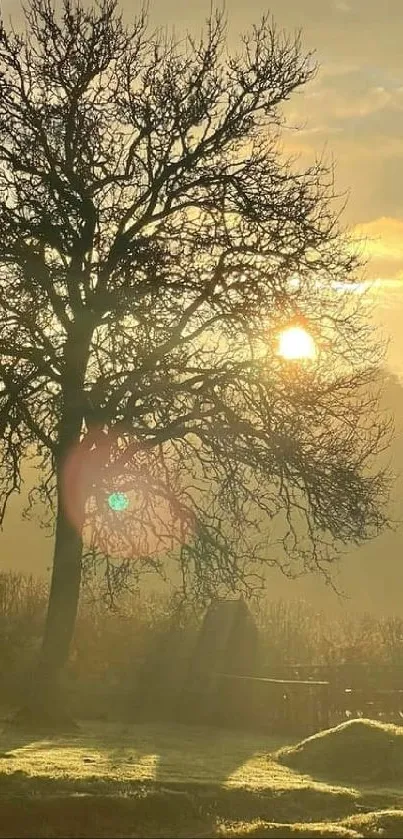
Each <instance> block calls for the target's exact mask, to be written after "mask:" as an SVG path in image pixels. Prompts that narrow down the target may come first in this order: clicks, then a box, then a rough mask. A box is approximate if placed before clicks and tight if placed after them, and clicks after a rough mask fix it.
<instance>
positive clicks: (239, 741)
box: [0, 722, 403, 839]
mask: <svg viewBox="0 0 403 839" xmlns="http://www.w3.org/2000/svg"><path fill="white" fill-rule="evenodd" d="M386 729H387V727H385V738H386V737H388V738H389V740H390V738H391V736H392V734H393V733H396V736H397V735H398V733H399V732H398V730H396V732H391V730H390V727H389V728H388V730H386ZM365 730H366V729H365ZM354 731H355V729H354V728H353V729H351V728H350V729H348V730H347V734H348V738H347V739H348V742H349V743H350V741H351V739H352V738H354V736H355V734H354ZM372 734H373V731H372ZM372 734H371V736H372ZM327 736H328V737H329V740H328V741H323V742H328V743H329V748H333V742H334V740H335V737H336V738H337V739H338V742H339V741H340V735H339V734H338V733H337V732H336V735H335V734H334V733H333V734H331V735H327ZM357 736H359V737H360V738H361V745H360V747H361V748H362V740H363V729H362V726H361V729H359V730H358V729H357ZM381 736H383V735H382V732H381ZM343 737H344V739H346V734H345V733H343V732H342V735H341V738H342V739H343ZM392 739H393V738H392ZM402 740H403V738H402ZM323 742H322V743H321V746H320V748H321V750H322V752H323V749H324V745H323ZM399 743H400V737H399ZM279 750H280V751H279ZM310 751H312V752H314V753H315V755H316V753H317V751H318V747H317V744H316V743H315V742H314V744H313V746H312V741H311V740H310V741H309V742H308V744H307V745H306V746H305V745H304V744H302V745H299V746H298V754H299V755H300V754H301V753H302V752H306V753H307V754H308V752H310ZM298 759H299V758H298ZM315 759H316V760H317V758H315ZM347 760H348V758H347ZM287 761H288V762H289V763H291V764H292V763H293V762H294V763H295V750H293V747H292V742H291V741H290V740H288V741H287V740H286V739H285V738H281V739H280V738H274V737H270V736H267V735H261V734H250V733H245V732H241V731H229V730H227V731H226V730H223V729H216V728H207V727H204V728H195V727H188V726H181V725H173V724H138V725H123V724H116V723H90V722H83V723H80V730H79V731H78V732H77V733H75V734H72V735H68V736H65V737H54V738H51V739H47V738H43V739H39V738H32V737H29V735H26V736H24V735H23V734H22V732H18V731H15V730H12V729H10V728H8V727H5V728H4V729H3V732H2V733H1V735H0V797H1V811H0V812H1V820H0V837H11V836H14V837H23V836H24V837H29V836H30V837H32V836H37V837H87V836H97V837H107V836H116V837H127V838H128V837H132V838H133V839H136V837H144V839H147V837H170V836H172V837H173V836H178V837H190V836H192V837H193V836H195V837H196V836H198V837H206V839H207V837H217V838H218V837H229V836H231V837H237V836H243V837H254V839H257V837H263V836H279V837H288V836H290V837H291V836H296V837H298V836H306V837H308V836H312V837H330V836H335V837H336V836H338V837H355V839H359V837H363V836H365V837H375V836H377V837H382V836H383V837H393V836H395V837H397V836H402V835H403V791H402V784H401V783H400V782H399V783H396V787H395V788H394V786H393V784H392V783H391V781H390V778H389V780H388V784H387V785H382V783H381V781H380V780H379V779H378V780H377V785H376V787H375V786H373V785H372V786H371V785H370V784H368V783H367V784H366V785H365V784H363V783H362V781H360V783H359V784H354V783H352V781H351V777H350V779H349V783H343V782H342V781H340V779H338V780H337V782H335V781H334V779H333V781H330V780H327V779H326V778H324V777H322V776H317V775H316V774H315V776H312V775H310V774H309V771H308V769H307V763H308V758H307V757H305V765H304V769H303V773H302V771H301V767H298V768H297V767H296V766H294V765H293V766H291V765H290V766H289V765H287ZM297 762H298V761H297ZM315 772H317V766H316V765H315ZM338 774H339V775H340V772H339V773H338ZM350 775H351V772H350Z"/></svg>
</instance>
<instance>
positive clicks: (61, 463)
mask: <svg viewBox="0 0 403 839" xmlns="http://www.w3.org/2000/svg"><path fill="white" fill-rule="evenodd" d="M92 330H93V324H92V323H91V322H89V323H85V322H84V324H81V329H79V328H78V329H77V331H76V332H74V333H72V334H71V336H70V338H69V340H68V342H67V343H66V348H65V359H66V369H65V388H64V394H63V395H64V408H63V411H62V415H61V417H60V420H59V439H58V454H57V458H56V478H57V518H56V533H55V548H54V555H53V569H52V580H51V586H50V593H49V602H48V611H47V616H46V623H45V631H44V636H43V641H42V648H41V652H40V655H39V661H38V663H37V666H36V668H35V670H34V673H33V678H32V681H31V684H30V686H29V690H28V694H27V701H26V703H25V706H24V707H23V708H22V709H20V711H19V712H18V713H17V714H16V716H15V717H14V723H15V724H21V725H24V726H25V725H29V726H33V727H35V726H37V727H44V728H46V729H48V730H51V729H60V728H61V727H62V728H64V729H65V728H74V727H77V726H75V724H74V723H73V720H72V719H71V717H70V716H69V714H68V711H67V709H66V697H65V696H64V695H63V688H62V684H61V675H62V672H63V669H64V667H65V665H66V664H67V661H68V657H69V651H70V645H71V641H72V638H73V633H74V627H75V622H76V617H77V608H78V601H79V595H80V583H81V562H82V548H83V540H82V531H83V526H84V517H85V502H86V498H85V489H83V487H82V486H81V487H80V486H75V485H74V477H75V478H77V476H78V475H77V474H75V475H73V485H72V486H70V488H69V489H68V490H67V494H68V493H70V494H71V493H74V496H75V507H76V510H78V515H76V516H75V520H74V522H73V521H71V519H70V515H69V513H68V509H67V507H66V501H67V495H66V468H67V466H68V458H69V457H71V455H72V453H73V452H74V450H75V449H76V450H77V447H78V446H79V443H80V436H81V430H82V421H83V413H82V388H83V382H84V376H85V369H86V366H87V361H88V353H89V345H90V340H91V335H92ZM74 468H75V470H76V473H77V469H78V470H79V469H80V456H78V459H76V462H75V467H74Z"/></svg>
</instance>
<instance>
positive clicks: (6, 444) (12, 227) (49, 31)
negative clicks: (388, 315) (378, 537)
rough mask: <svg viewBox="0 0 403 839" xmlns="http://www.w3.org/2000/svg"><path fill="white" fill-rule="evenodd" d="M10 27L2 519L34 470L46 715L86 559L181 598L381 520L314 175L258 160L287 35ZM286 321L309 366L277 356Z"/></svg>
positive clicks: (282, 80)
mask: <svg viewBox="0 0 403 839" xmlns="http://www.w3.org/2000/svg"><path fill="white" fill-rule="evenodd" d="M25 16H26V24H27V26H26V30H25V32H23V33H22V34H20V33H18V32H17V31H13V30H12V29H11V28H8V29H7V28H6V27H5V26H4V25H3V24H2V25H1V30H0V67H1V74H0V322H1V338H0V353H1V362H0V437H1V441H2V442H1V455H2V463H1V472H0V480H1V483H0V489H1V493H2V498H3V508H2V514H3V515H4V511H5V508H6V503H7V500H8V498H9V497H10V495H11V494H12V493H13V492H15V491H19V489H20V485H21V471H20V470H21V464H22V463H23V462H24V459H26V458H36V459H37V460H36V462H37V463H38V483H37V487H36V492H37V494H39V496H40V497H41V498H42V499H43V500H45V501H46V504H47V505H48V512H49V514H50V516H53V515H54V516H55V548H54V561H53V574H52V582H51V591H50V598H49V606H48V613H47V621H46V627H45V632H44V639H43V646H42V652H41V657H40V663H39V671H38V673H37V674H36V679H35V685H36V695H35V697H34V696H33V695H32V697H31V698H30V701H29V713H30V714H31V715H32V718H34V717H35V716H39V717H46V715H48V718H49V715H51V714H53V715H56V714H57V713H59V712H60V714H61V713H62V710H61V708H60V706H59V705H58V694H57V684H58V677H59V674H60V672H61V670H62V668H63V666H64V664H65V663H66V661H67V658H68V654H69V646H70V642H71V638H72V634H73V630H74V625H75V619H76V611H77V603H78V598H79V589H80V581H81V575H82V558H83V555H84V554H85V553H88V552H91V551H93V552H95V555H96V556H97V557H98V558H99V557H101V558H103V559H104V560H105V561H106V563H107V569H108V579H109V582H110V584H111V585H113V584H118V583H119V579H120V578H121V576H122V574H123V573H124V572H125V571H127V569H130V570H131V572H132V573H140V572H141V571H143V570H144V571H153V570H155V571H159V572H161V573H162V572H163V571H164V568H165V571H166V573H171V571H170V569H174V568H178V569H179V570H180V573H181V575H182V583H183V587H184V591H185V594H186V596H187V597H190V596H196V597H198V598H199V599H201V600H203V599H204V600H208V599H209V598H210V597H211V596H213V595H214V594H216V593H217V592H221V593H225V592H227V591H229V590H231V591H242V590H244V591H251V590H252V588H253V586H254V584H255V583H256V580H258V577H259V574H258V573H257V572H258V570H259V564H260V565H264V564H266V565H270V564H272V565H273V564H279V565H281V567H282V568H283V570H284V572H285V573H290V574H294V573H298V572H300V571H301V570H312V569H314V568H316V569H319V570H322V571H324V572H325V571H326V568H327V567H328V564H329V562H331V561H332V559H333V558H334V557H335V556H336V555H337V550H338V546H339V545H340V544H343V543H347V542H349V541H357V542H358V541H361V540H363V539H366V538H368V537H369V536H371V535H373V534H374V533H376V532H377V531H378V530H379V528H380V527H382V526H383V524H384V522H385V517H384V513H383V511H382V510H383V506H382V501H383V495H384V488H385V481H384V475H383V474H381V473H379V472H375V473H374V472H373V471H372V472H371V471H370V469H369V467H370V465H371V460H372V458H373V457H374V456H375V455H376V453H377V452H378V451H379V450H380V449H381V448H382V446H383V445H385V441H386V436H385V435H387V423H386V422H385V421H384V419H383V418H382V417H380V416H379V415H378V414H377V413H376V393H375V391H373V392H372V391H371V388H370V387H369V385H370V383H371V381H372V378H373V372H374V370H375V369H376V367H377V365H378V362H379V359H380V353H379V347H378V346H377V345H376V343H374V340H373V335H372V327H371V324H370V322H369V320H368V318H367V316H366V314H365V311H364V309H363V302H362V300H361V298H360V297H359V296H358V295H354V294H352V293H351V292H350V291H349V290H348V285H349V284H351V282H352V281H354V280H356V279H357V271H358V268H359V260H358V259H357V257H356V256H355V255H354V254H353V252H352V249H351V245H350V243H349V240H348V236H347V234H345V233H344V232H343V231H342V230H341V229H339V222H338V213H337V212H336V209H335V207H336V206H337V205H336V204H334V200H333V199H334V194H333V187H332V171H331V167H327V166H326V165H325V164H324V163H322V162H321V161H319V162H315V163H314V164H313V165H312V166H311V167H310V168H307V169H305V170H304V171H301V170H299V169H298V166H297V161H295V160H288V159H286V158H285V157H284V155H283V153H282V151H281V148H280V146H279V134H280V129H281V127H282V123H283V119H282V115H281V111H280V110H279V107H280V105H281V104H282V103H284V102H285V101H286V100H287V99H288V98H289V97H290V95H291V94H292V93H293V91H295V90H296V89H298V88H301V87H303V86H304V85H305V84H306V83H307V82H309V80H310V79H311V78H312V76H313V74H314V72H315V68H314V67H313V66H312V61H311V56H310V55H304V54H302V52H301V46H300V39H299V36H296V37H292V38H291V37H288V36H286V35H284V34H283V33H282V32H279V31H278V30H277V29H276V28H275V26H274V24H272V23H271V21H270V20H269V19H268V18H264V19H263V20H262V22H261V23H260V25H259V26H257V27H255V28H254V29H253V30H252V32H251V34H250V35H247V36H245V37H244V39H243V49H242V51H241V52H240V53H239V54H237V55H228V54H227V53H226V51H225V20H224V18H223V16H222V14H220V13H217V14H212V16H211V18H210V19H209V20H208V22H207V25H206V29H205V31H204V34H203V35H202V36H201V38H200V40H194V39H192V38H191V37H190V36H188V37H187V38H186V39H184V40H183V41H175V40H174V39H171V38H169V37H168V36H167V35H166V34H164V33H159V32H156V33H153V32H151V31H150V29H149V24H148V21H147V15H146V13H145V12H144V11H142V12H141V13H140V14H139V16H138V17H137V19H136V20H135V22H134V23H133V24H132V25H131V27H130V28H127V27H126V25H125V24H124V23H123V21H122V18H121V16H120V15H119V13H118V9H117V4H116V2H115V1H114V0H101V2H100V3H99V4H98V5H97V6H96V7H95V8H87V7H84V6H83V5H81V4H80V3H78V2H76V0H63V3H62V8H61V10H60V13H59V12H58V11H57V10H55V9H54V7H53V5H52V3H51V2H50V0H29V2H28V5H27V9H26V11H25ZM336 289H337V290H336ZM346 289H347V290H346ZM291 325H294V326H297V325H299V326H300V327H302V326H304V327H305V329H306V330H307V331H308V332H309V333H310V335H311V336H312V337H313V339H314V340H315V342H316V348H317V355H316V357H315V358H312V359H309V358H306V359H300V360H299V361H298V360H297V361H289V360H287V359H285V358H284V357H281V355H279V354H278V352H277V346H278V336H279V334H280V333H281V330H283V329H285V328H286V327H287V326H291ZM363 394H364V395H363ZM368 394H370V395H368ZM127 504H128V507H127V509H126V508H125V505H127ZM276 522H277V524H276ZM270 534H276V538H275V539H274V536H272V538H270ZM172 573H174V572H172Z"/></svg>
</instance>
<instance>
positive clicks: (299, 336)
mask: <svg viewBox="0 0 403 839" xmlns="http://www.w3.org/2000/svg"><path fill="white" fill-rule="evenodd" d="M278 353H279V355H281V356H282V358H286V359H289V360H290V361H291V360H294V359H304V358H307V359H313V358H315V356H316V346H315V341H314V340H313V338H312V335H310V334H309V332H307V331H306V329H303V327H302V326H290V327H289V328H288V329H284V331H283V332H281V333H280V336H279V342H278Z"/></svg>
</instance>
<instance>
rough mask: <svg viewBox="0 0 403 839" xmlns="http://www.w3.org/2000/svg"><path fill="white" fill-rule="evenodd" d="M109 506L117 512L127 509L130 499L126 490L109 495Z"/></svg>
mask: <svg viewBox="0 0 403 839" xmlns="http://www.w3.org/2000/svg"><path fill="white" fill-rule="evenodd" d="M108 506H109V507H110V509H111V510H113V511H114V512H115V513H118V512H121V511H122V510H127V508H128V506H129V499H128V497H127V495H126V493H125V492H112V493H111V494H110V495H109V496H108Z"/></svg>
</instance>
